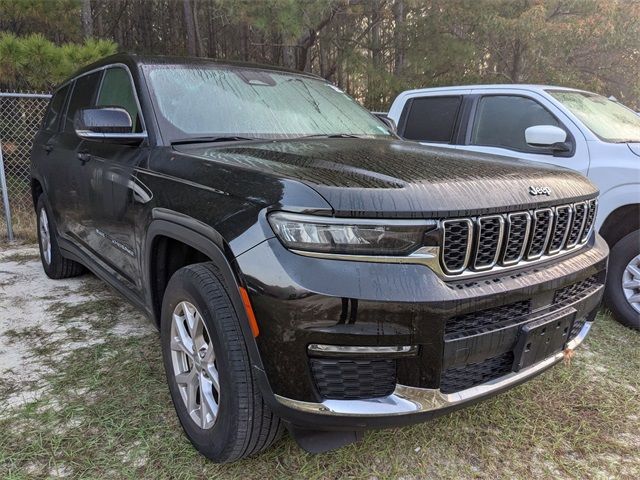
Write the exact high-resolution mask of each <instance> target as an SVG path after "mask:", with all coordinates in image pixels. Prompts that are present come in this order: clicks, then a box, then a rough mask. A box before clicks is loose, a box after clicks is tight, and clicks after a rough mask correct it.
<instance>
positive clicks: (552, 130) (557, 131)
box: [524, 125, 567, 147]
mask: <svg viewBox="0 0 640 480" xmlns="http://www.w3.org/2000/svg"><path fill="white" fill-rule="evenodd" d="M524 138H525V141H526V142H527V143H528V144H529V145H531V146H532V147H551V146H552V145H554V144H556V143H564V142H565V141H566V140H567V132H565V131H564V130H563V129H561V128H560V127H556V126H555V125H535V126H533V127H529V128H527V129H526V130H525V131H524Z"/></svg>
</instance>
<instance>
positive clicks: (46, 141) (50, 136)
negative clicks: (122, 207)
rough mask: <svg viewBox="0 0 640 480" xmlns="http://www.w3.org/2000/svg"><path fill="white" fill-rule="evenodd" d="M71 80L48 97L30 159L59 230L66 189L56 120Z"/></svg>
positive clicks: (60, 114) (60, 117)
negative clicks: (48, 100) (45, 110)
mask: <svg viewBox="0 0 640 480" xmlns="http://www.w3.org/2000/svg"><path fill="white" fill-rule="evenodd" d="M72 86H73V84H72V83H70V84H67V85H65V86H63V87H62V88H60V89H59V90H58V91H57V92H56V93H55V94H54V95H53V97H52V98H51V101H50V102H49V107H48V108H47V112H46V114H45V117H44V120H43V122H42V127H41V129H40V131H39V132H38V134H37V135H36V138H35V139H34V142H33V162H34V166H35V167H36V169H37V173H38V177H39V180H40V181H41V182H42V184H43V186H44V191H45V192H46V194H47V198H48V200H49V207H50V208H51V209H52V213H53V219H54V221H55V224H56V225H57V228H58V230H59V231H62V230H63V228H64V222H65V219H66V217H67V214H68V212H67V210H66V207H67V203H66V195H67V192H68V184H67V179H68V176H67V175H66V173H65V170H66V168H67V164H66V160H65V158H64V155H63V154H62V152H61V150H60V147H59V140H60V139H59V135H60V123H61V119H63V118H64V109H65V106H66V102H67V96H68V93H69V91H70V90H71V88H72Z"/></svg>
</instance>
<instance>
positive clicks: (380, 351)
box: [307, 343, 418, 356]
mask: <svg viewBox="0 0 640 480" xmlns="http://www.w3.org/2000/svg"><path fill="white" fill-rule="evenodd" d="M307 350H308V352H309V353H310V354H317V355H327V356H329V355H331V356H333V355H363V356H364V355H366V356H369V355H392V356H410V355H416V354H417V353H418V346H417V345H405V346H382V347H369V346H360V345H325V344H322V343H311V344H310V345H309V346H308V347H307Z"/></svg>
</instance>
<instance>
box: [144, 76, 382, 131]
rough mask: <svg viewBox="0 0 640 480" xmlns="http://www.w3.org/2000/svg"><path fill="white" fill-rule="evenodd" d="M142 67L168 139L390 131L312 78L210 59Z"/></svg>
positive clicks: (346, 96)
mask: <svg viewBox="0 0 640 480" xmlns="http://www.w3.org/2000/svg"><path fill="white" fill-rule="evenodd" d="M144 70H145V75H146V77H147V79H148V82H149V84H150V87H151V88H150V90H151V92H152V101H153V103H154V107H155V109H156V114H157V115H158V117H159V118H158V119H159V123H160V128H161V130H162V134H163V136H165V137H166V138H167V139H168V140H169V141H177V140H181V141H184V140H188V139H194V140H195V139H197V138H198V137H220V138H226V137H244V138H252V139H253V138H260V139H283V138H295V137H302V136H315V135H318V136H325V135H327V136H330V135H357V136H390V135H391V133H390V132H389V130H388V129H387V128H386V127H385V126H384V125H383V124H382V123H381V122H380V121H379V120H378V119H377V118H375V117H374V116H373V115H371V114H370V113H369V112H368V111H367V110H365V109H364V108H363V107H361V106H360V105H358V104H357V103H356V102H355V101H354V100H353V99H351V98H350V97H349V96H348V95H346V94H345V93H344V92H342V91H341V90H340V89H339V88H337V87H335V86H333V85H331V84H329V83H327V82H325V81H322V80H317V79H314V78H312V77H307V76H304V75H296V74H290V73H285V72H278V71H269V70H260V69H255V68H247V67H235V66H223V65H214V64H211V65H198V66H185V65H147V66H145V67H144ZM229 139H230V140H231V138H229Z"/></svg>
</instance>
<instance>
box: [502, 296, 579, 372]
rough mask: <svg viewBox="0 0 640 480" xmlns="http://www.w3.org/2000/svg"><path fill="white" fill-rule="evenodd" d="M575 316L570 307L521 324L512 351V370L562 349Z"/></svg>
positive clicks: (521, 367)
mask: <svg viewBox="0 0 640 480" xmlns="http://www.w3.org/2000/svg"><path fill="white" fill-rule="evenodd" d="M575 316H576V310H575V309H574V308H570V309H566V310H563V311H562V312H558V313H556V314H553V315H550V316H547V317H545V318H541V319H540V320H535V321H533V322H530V323H527V324H525V325H523V326H522V327H521V328H520V333H519V334H518V341H517V343H516V347H515V349H514V351H513V353H514V359H515V360H514V365H513V370H514V371H516V372H517V371H520V370H522V369H523V368H527V367H530V366H531V365H533V364H535V363H538V362H539V361H541V360H544V359H545V358H547V357H549V356H551V355H553V354H555V353H558V352H560V351H562V350H563V349H564V346H565V344H566V343H567V340H568V339H569V332H570V331H571V325H572V324H573V320H574V318H575Z"/></svg>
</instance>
